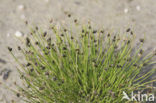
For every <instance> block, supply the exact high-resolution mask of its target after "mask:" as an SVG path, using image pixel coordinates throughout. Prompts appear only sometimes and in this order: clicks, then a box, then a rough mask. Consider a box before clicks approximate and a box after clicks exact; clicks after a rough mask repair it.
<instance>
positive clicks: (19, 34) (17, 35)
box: [15, 31, 23, 37]
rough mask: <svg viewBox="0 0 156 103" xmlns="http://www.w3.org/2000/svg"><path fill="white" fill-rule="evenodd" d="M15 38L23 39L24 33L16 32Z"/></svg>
mask: <svg viewBox="0 0 156 103" xmlns="http://www.w3.org/2000/svg"><path fill="white" fill-rule="evenodd" d="M15 36H16V37H21V36H23V33H22V32H20V31H16V32H15Z"/></svg>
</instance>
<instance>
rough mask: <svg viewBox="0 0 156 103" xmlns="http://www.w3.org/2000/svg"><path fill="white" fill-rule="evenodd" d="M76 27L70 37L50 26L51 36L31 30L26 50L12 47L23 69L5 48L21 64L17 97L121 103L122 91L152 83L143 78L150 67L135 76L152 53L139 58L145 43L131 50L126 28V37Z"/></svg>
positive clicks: (54, 102) (49, 102)
mask: <svg viewBox="0 0 156 103" xmlns="http://www.w3.org/2000/svg"><path fill="white" fill-rule="evenodd" d="M68 17H70V14H69V15H68ZM74 22H76V23H77V20H74ZM80 28H81V29H78V30H77V32H76V34H75V33H73V32H72V31H70V30H68V29H64V28H62V29H57V28H56V27H55V26H52V27H51V30H52V31H53V34H55V37H53V38H52V37H51V35H50V34H49V33H48V32H46V31H45V32H41V31H40V30H39V28H38V27H36V28H35V29H34V30H32V31H33V32H31V33H30V34H31V35H30V36H29V37H26V39H25V46H24V47H20V46H18V48H17V49H18V50H19V51H18V52H21V53H22V54H23V56H24V57H25V60H26V61H27V63H25V66H23V65H22V63H21V62H20V60H19V59H17V58H16V57H15V56H14V53H13V52H14V51H15V50H13V49H12V48H10V47H8V50H9V51H10V52H11V54H12V55H13V57H14V58H15V60H16V61H17V62H18V63H19V64H20V66H21V68H20V69H19V73H20V75H21V79H22V81H23V82H24V87H18V89H19V91H18V93H17V96H18V97H23V98H24V99H25V101H27V102H29V103H122V102H123V103H125V101H124V100H122V97H123V94H122V93H123V91H126V92H127V93H131V91H136V90H140V89H144V88H146V85H147V84H149V83H151V82H153V81H152V80H151V81H147V82H145V80H147V78H148V77H149V76H151V75H152V74H153V72H154V71H155V69H152V70H150V71H148V72H147V73H146V74H143V75H140V73H141V71H142V68H144V67H145V66H146V67H147V66H149V65H151V64H152V63H154V61H153V58H154V53H151V52H150V53H148V54H146V55H144V50H143V49H142V47H143V42H144V39H140V40H139V41H140V43H139V46H137V48H136V46H135V45H134V44H135V43H134V38H135V36H134V35H133V32H132V31H131V29H130V28H128V29H127V30H126V32H127V33H129V34H128V35H125V36H123V35H118V34H116V35H113V34H110V33H106V32H105V31H104V30H95V29H94V30H93V29H92V27H91V26H90V25H89V26H85V27H80ZM34 31H35V32H34ZM76 36H78V37H76Z"/></svg>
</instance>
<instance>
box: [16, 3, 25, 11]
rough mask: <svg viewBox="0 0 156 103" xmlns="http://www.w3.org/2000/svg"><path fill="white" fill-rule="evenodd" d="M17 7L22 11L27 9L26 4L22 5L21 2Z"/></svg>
mask: <svg viewBox="0 0 156 103" xmlns="http://www.w3.org/2000/svg"><path fill="white" fill-rule="evenodd" d="M17 9H18V10H20V11H22V10H24V9H25V6H24V5H22V4H21V5H18V6H17Z"/></svg>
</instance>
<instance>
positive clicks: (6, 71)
mask: <svg viewBox="0 0 156 103" xmlns="http://www.w3.org/2000/svg"><path fill="white" fill-rule="evenodd" d="M10 72H11V70H10V69H7V68H5V69H3V70H2V71H0V75H2V76H3V80H7V79H8V77H9V75H10Z"/></svg>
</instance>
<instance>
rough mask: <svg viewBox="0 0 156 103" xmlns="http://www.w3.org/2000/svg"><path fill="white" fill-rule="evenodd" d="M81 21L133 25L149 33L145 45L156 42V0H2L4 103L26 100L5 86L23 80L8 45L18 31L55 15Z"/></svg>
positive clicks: (0, 87) (0, 99) (0, 85)
mask: <svg viewBox="0 0 156 103" xmlns="http://www.w3.org/2000/svg"><path fill="white" fill-rule="evenodd" d="M64 12H68V13H70V14H71V15H72V17H71V19H74V18H77V19H78V20H79V21H80V22H82V23H86V22H87V21H88V20H90V21H92V24H94V25H95V27H104V28H106V29H109V30H114V31H115V30H117V31H125V30H126V28H128V27H132V28H133V30H134V32H135V34H136V35H137V37H138V38H140V37H143V36H144V35H145V34H146V42H145V43H146V44H145V47H144V48H145V49H150V48H155V45H156V41H155V40H156V1H155V0H0V103H12V102H13V101H15V102H17V103H23V102H22V101H21V98H17V97H16V96H15V95H13V93H12V92H10V91H9V90H8V89H7V88H5V86H4V84H5V85H7V86H9V87H11V88H14V87H15V86H14V82H17V83H18V84H21V82H20V80H19V76H18V73H17V71H16V67H15V64H14V61H13V59H12V57H11V56H10V55H9V53H8V51H7V48H6V47H7V46H8V45H9V46H13V47H14V46H15V44H16V45H17V41H16V40H15V35H14V34H15V32H16V31H20V32H23V33H24V35H26V33H28V31H29V28H28V27H26V26H25V23H24V22H25V21H26V20H27V21H28V22H29V23H31V24H30V25H41V26H43V27H44V26H45V25H46V24H48V21H49V20H50V19H51V18H53V19H54V21H55V22H58V23H64V22H66V21H68V17H67V16H66V15H65V14H64Z"/></svg>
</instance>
